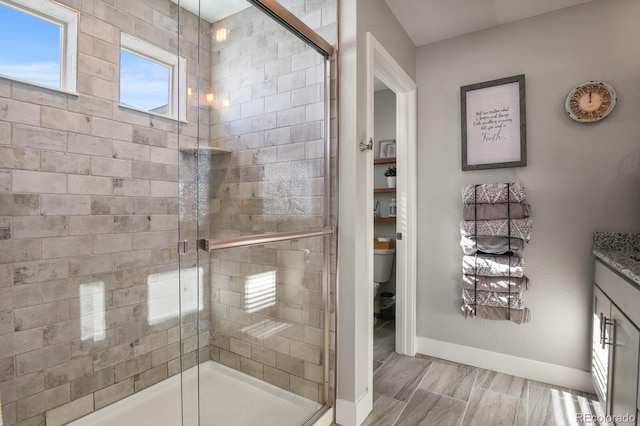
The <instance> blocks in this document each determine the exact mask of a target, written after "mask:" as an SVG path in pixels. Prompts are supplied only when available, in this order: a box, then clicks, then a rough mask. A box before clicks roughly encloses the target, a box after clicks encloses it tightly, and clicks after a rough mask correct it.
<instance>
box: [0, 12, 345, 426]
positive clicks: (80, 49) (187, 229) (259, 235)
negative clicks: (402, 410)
mask: <svg viewBox="0 0 640 426" xmlns="http://www.w3.org/2000/svg"><path fill="white" fill-rule="evenodd" d="M57 8H59V9H60V10H58V9H57ZM12 14H17V15H15V17H13V16H14V15H12ZM20 14H24V15H25V16H26V17H27V18H29V19H32V18H33V19H35V21H34V22H36V24H34V25H37V23H38V22H39V21H38V20H42V21H43V22H44V23H42V22H41V23H40V24H41V25H50V24H51V25H53V27H52V28H53V30H54V31H59V34H60V53H59V58H60V60H59V70H60V71H59V76H58V80H57V82H58V83H57V84H56V83H55V81H56V80H55V79H53V80H47V81H38V80H34V79H32V78H31V75H32V74H30V73H29V72H27V71H26V70H27V68H28V65H34V64H26V65H25V64H23V63H19V61H17V60H16V63H15V64H13V63H10V64H9V65H11V66H6V63H5V62H7V61H11V60H14V59H15V58H14V59H12V58H5V57H3V56H2V54H1V53H0V402H1V408H2V422H1V424H2V426H12V425H36V424H38V425H62V424H76V425H101V424H104V425H112V424H122V425H128V424H131V425H133V424H135V425H145V424H149V425H172V426H173V425H176V424H183V425H224V426H228V425H253V424H260V425H278V426H282V425H291V426H294V425H304V424H313V422H314V421H315V420H316V419H317V418H319V417H320V416H321V415H322V414H323V412H324V411H325V410H326V409H327V408H328V407H329V406H330V405H331V403H332V400H333V398H334V396H333V379H332V376H333V374H334V371H335V370H334V359H335V354H334V349H335V347H334V333H335V329H334V327H335V318H333V317H332V316H333V315H334V312H335V298H334V292H333V291H332V288H333V287H334V286H335V268H336V266H335V241H336V238H335V235H334V227H333V221H334V217H335V214H334V213H335V211H334V210H333V209H334V207H333V206H332V204H334V203H332V199H335V191H332V188H335V185H336V176H335V174H336V172H335V170H336V168H335V155H336V154H335V153H336V149H335V143H332V140H334V139H332V130H331V129H332V120H333V121H335V98H336V96H335V93H334V91H335V82H334V81H333V77H332V74H333V73H332V68H333V67H335V65H333V62H332V60H333V59H334V50H333V47H332V44H335V43H336V40H337V0H306V1H299V0H286V1H282V2H280V3H277V2H275V1H271V0H226V1H222V0H215V1H214V0H138V1H131V0H57V1H55V2H54V1H52V0H0V24H2V25H4V23H6V22H9V21H10V20H17V19H23V18H24V19H27V18H25V17H23V16H22V15H20ZM3 15H4V16H3ZM58 16H62V18H58ZM3 19H4V20H5V21H3ZM25 22H27V21H25ZM23 25H26V24H23ZM29 31H30V32H31V33H33V32H34V30H33V28H32V29H30V30H29ZM56 34H57V33H56ZM25 37H26V36H25ZM74 40H75V42H74ZM27 42H31V43H36V42H37V40H33V41H30V40H25V43H27ZM20 67H22V68H20ZM15 69H17V70H19V72H16V73H15V75H14V74H11V72H12V70H15ZM34 78H35V77H34ZM52 82H53V83H52ZM332 100H333V101H334V104H333V106H332ZM333 125H334V126H335V124H334V123H333Z"/></svg>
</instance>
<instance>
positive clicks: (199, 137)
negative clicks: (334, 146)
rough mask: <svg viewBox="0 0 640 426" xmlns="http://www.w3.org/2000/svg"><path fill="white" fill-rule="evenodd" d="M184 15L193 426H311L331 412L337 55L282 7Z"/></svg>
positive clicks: (187, 386) (183, 220)
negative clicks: (333, 59) (332, 127)
mask: <svg viewBox="0 0 640 426" xmlns="http://www.w3.org/2000/svg"><path fill="white" fill-rule="evenodd" d="M175 1H176V2H177V0H175ZM177 4H178V13H180V16H181V20H180V21H181V25H180V27H181V40H180V51H181V52H184V54H185V56H187V76H188V79H187V81H188V83H187V87H186V96H187V101H188V102H187V105H188V106H187V121H190V120H193V119H197V126H196V127H193V126H184V127H183V128H184V129H189V132H181V133H180V135H179V145H180V150H179V151H180V159H179V161H180V184H179V186H180V240H188V241H189V246H190V247H189V249H188V250H186V251H185V253H184V254H182V255H181V256H180V297H181V299H180V307H181V316H180V319H181V320H180V324H181V327H180V334H181V335H180V349H181V367H180V368H181V372H182V417H183V424H185V425H212V424H220V425H225V426H226V425H233V424H238V425H247V424H261V425H270V424H272V425H278V426H283V425H292V426H293V425H301V424H304V423H305V422H307V421H308V420H309V419H310V418H311V417H312V416H313V415H314V414H315V413H317V412H318V410H319V409H320V408H322V407H323V406H324V404H325V403H327V401H328V384H329V380H328V358H329V357H328V356H327V353H328V341H329V338H328V323H329V316H328V303H327V300H328V287H329V285H328V283H329V265H330V246H331V235H332V234H333V229H332V228H330V226H329V223H330V222H329V213H330V210H329V200H330V178H329V177H330V159H329V158H330V148H329V98H330V96H329V69H330V67H329V58H330V56H331V55H332V51H333V49H332V47H331V46H330V45H329V44H328V43H327V42H325V41H324V40H323V39H321V38H320V37H318V36H317V35H316V34H315V33H314V32H313V31H312V30H311V29H309V27H307V26H306V25H305V24H303V23H302V22H301V21H300V20H298V19H297V18H295V17H294V16H293V15H292V14H291V13H289V12H288V11H287V10H286V9H285V8H283V7H282V6H281V5H279V4H278V3H276V2H273V1H266V0H264V1H257V0H256V1H245V0H237V1H233V2H227V6H228V8H227V9H225V10H222V9H214V8H215V7H217V6H219V4H220V2H204V1H201V2H197V1H194V2H189V3H187V2H186V1H184V0H182V1H180V2H179V3H177ZM196 4H197V6H196ZM318 12H319V15H320V14H321V10H320V9H319V10H318ZM196 41H197V42H196ZM192 117H193V118H192ZM194 128H195V129H197V131H195V132H194V131H193V129H194ZM195 242H197V248H196V247H195V245H196V244H195ZM269 407H272V408H271V409H270V408H269ZM273 407H280V408H276V409H273ZM269 415H274V417H269Z"/></svg>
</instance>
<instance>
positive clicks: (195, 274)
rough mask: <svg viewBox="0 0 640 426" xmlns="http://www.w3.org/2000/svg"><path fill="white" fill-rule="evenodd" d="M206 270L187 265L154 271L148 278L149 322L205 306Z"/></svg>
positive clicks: (156, 321)
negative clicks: (184, 267)
mask: <svg viewBox="0 0 640 426" xmlns="http://www.w3.org/2000/svg"><path fill="white" fill-rule="evenodd" d="M203 281H204V269H203V268H188V269H183V270H182V271H177V270H175V271H169V272H162V273H158V274H151V275H149V278H148V279H147V288H148V292H147V294H148V296H147V299H148V307H149V317H148V321H149V324H150V325H154V324H158V323H161V322H163V321H167V320H170V319H173V318H178V316H179V315H180V305H182V314H183V315H184V314H189V313H194V312H196V311H202V309H203V307H204V292H203Z"/></svg>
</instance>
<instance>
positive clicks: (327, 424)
mask: <svg viewBox="0 0 640 426" xmlns="http://www.w3.org/2000/svg"><path fill="white" fill-rule="evenodd" d="M332 424H333V407H332V408H329V409H328V410H327V411H326V412H325V413H324V414H323V415H322V417H320V418H319V419H318V420H316V422H315V423H314V424H313V426H331V425H332ZM0 426H2V425H0Z"/></svg>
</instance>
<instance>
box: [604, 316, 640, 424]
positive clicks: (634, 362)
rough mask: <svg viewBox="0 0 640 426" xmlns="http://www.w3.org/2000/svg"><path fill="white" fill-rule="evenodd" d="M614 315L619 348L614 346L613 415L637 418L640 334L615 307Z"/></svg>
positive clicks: (616, 344)
mask: <svg viewBox="0 0 640 426" xmlns="http://www.w3.org/2000/svg"><path fill="white" fill-rule="evenodd" d="M611 316H612V317H613V320H614V327H615V331H614V335H613V336H612V337H613V338H614V339H615V346H614V347H613V354H612V356H613V363H612V365H613V367H612V368H613V371H612V375H611V381H612V383H611V395H610V396H609V397H610V398H611V414H612V415H614V416H627V417H628V416H633V415H634V414H635V413H636V409H637V407H636V404H637V398H638V394H637V392H638V354H639V353H640V332H639V331H638V329H637V328H636V327H635V326H634V325H633V323H631V321H629V320H628V319H627V317H625V316H624V315H623V314H622V312H620V311H619V310H618V308H617V307H616V306H615V305H613V306H612V308H611Z"/></svg>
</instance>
